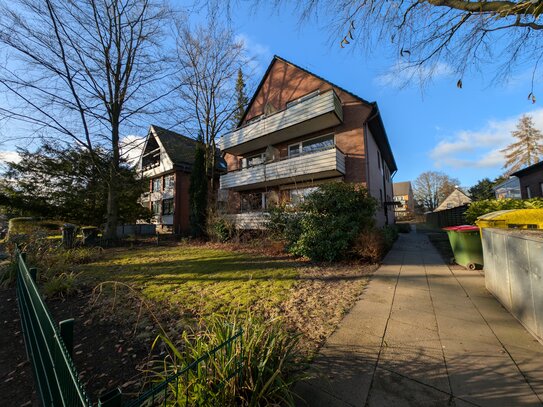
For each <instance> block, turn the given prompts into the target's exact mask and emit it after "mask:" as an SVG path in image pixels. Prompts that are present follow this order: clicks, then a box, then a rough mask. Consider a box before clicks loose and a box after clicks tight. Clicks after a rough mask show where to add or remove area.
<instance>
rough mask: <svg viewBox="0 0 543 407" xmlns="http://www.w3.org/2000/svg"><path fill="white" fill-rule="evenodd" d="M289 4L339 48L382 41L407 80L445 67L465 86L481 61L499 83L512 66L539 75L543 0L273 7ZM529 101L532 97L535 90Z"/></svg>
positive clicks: (335, 1) (400, 0)
mask: <svg viewBox="0 0 543 407" xmlns="http://www.w3.org/2000/svg"><path fill="white" fill-rule="evenodd" d="M237 3H239V1H238V0H229V1H228V0H220V1H219V0H208V5H209V7H210V8H212V9H214V8H226V9H227V10H228V9H231V8H232V6H233V5H235V4H237ZM261 3H263V2H262V0H254V1H253V5H254V6H258V5H259V4H261ZM286 3H288V4H291V5H292V4H293V5H294V6H295V9H296V10H297V12H298V15H299V16H300V18H301V20H302V21H303V20H308V19H311V18H312V17H315V20H317V21H318V22H319V23H321V24H324V25H327V26H328V28H329V30H330V32H331V35H332V39H333V42H334V44H337V46H340V47H341V48H345V49H349V48H356V47H358V48H365V49H366V50H372V49H375V46H376V43H377V42H379V41H380V42H381V44H389V45H392V46H393V49H395V51H396V52H397V55H398V56H399V61H398V63H397V69H398V70H403V71H404V73H405V74H406V75H407V76H411V77H413V76H418V77H419V78H420V79H422V80H425V79H427V78H430V77H431V76H432V74H434V73H436V72H437V71H442V70H443V69H448V68H449V67H450V69H451V70H454V71H455V72H456V74H457V75H458V82H457V84H458V86H459V87H462V80H461V78H462V75H463V74H464V72H465V71H466V69H468V68H474V69H476V68H477V67H478V65H479V64H480V63H487V64H489V66H491V67H492V68H497V72H496V79H500V78H504V77H506V76H507V74H509V73H510V72H511V70H512V69H513V68H515V67H522V68H524V67H526V66H530V67H532V68H533V74H534V76H535V75H537V74H538V73H540V70H538V68H539V63H540V60H541V57H542V55H543V53H542V51H543V42H542V41H541V39H542V35H543V23H542V22H541V19H540V14H541V12H542V11H543V1H542V0H520V1H509V0H492V1H487V0H479V1H477V0H475V1H471V0H392V1H391V0H364V1H361V0H291V1H286V0H277V1H275V2H274V6H275V7H276V8H279V7H281V6H283V5H285V4H286ZM380 51H381V49H380ZM532 87H533V85H532ZM529 98H530V99H533V100H535V96H534V95H533V93H532V92H530V94H529Z"/></svg>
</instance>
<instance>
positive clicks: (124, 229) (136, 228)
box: [117, 223, 156, 238]
mask: <svg viewBox="0 0 543 407" xmlns="http://www.w3.org/2000/svg"><path fill="white" fill-rule="evenodd" d="M154 234H156V225H154V224H151V223H137V224H135V225H134V224H132V225H119V226H117V237H119V238H123V237H127V236H146V235H147V236H148V235H154Z"/></svg>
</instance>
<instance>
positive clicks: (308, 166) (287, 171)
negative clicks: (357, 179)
mask: <svg viewBox="0 0 543 407" xmlns="http://www.w3.org/2000/svg"><path fill="white" fill-rule="evenodd" d="M344 174H345V155H344V154H343V152H342V151H341V150H340V149H339V148H337V147H335V146H332V147H331V148H328V149H325V150H319V151H314V152H311V153H306V154H302V155H299V156H296V157H289V158H284V159H282V160H279V161H274V162H271V163H265V164H260V165H257V166H254V167H249V168H244V169H241V170H237V171H231V172H229V173H227V174H225V175H222V176H221V180H220V182H221V188H222V189H233V190H236V191H241V190H244V189H251V188H260V187H264V186H274V185H280V184H286V183H294V182H301V181H311V180H317V179H324V178H330V177H333V176H340V175H344Z"/></svg>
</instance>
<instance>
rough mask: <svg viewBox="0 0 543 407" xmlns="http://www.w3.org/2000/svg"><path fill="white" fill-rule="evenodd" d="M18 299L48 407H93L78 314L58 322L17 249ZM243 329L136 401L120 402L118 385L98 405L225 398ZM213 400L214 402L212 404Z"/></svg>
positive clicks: (239, 362) (238, 364) (131, 406)
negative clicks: (80, 364)
mask: <svg viewBox="0 0 543 407" xmlns="http://www.w3.org/2000/svg"><path fill="white" fill-rule="evenodd" d="M15 257H16V264H17V302H18V306H19V312H20V315H21V325H22V331H23V335H24V340H25V347H26V353H27V357H28V359H29V360H30V362H31V365H32V369H33V373H34V378H35V382H36V384H37V392H38V395H39V398H40V400H41V402H42V405H44V406H52V407H60V406H62V407H68V406H69V407H79V406H81V407H92V406H93V404H92V403H91V400H90V398H89V397H88V395H87V393H86V391H85V389H84V387H83V385H82V384H81V383H80V381H79V379H78V374H77V370H76V369H75V366H74V364H73V361H72V357H71V355H72V350H73V321H74V320H73V319H68V320H65V321H62V322H60V323H59V326H58V327H57V326H56V325H55V323H54V319H53V318H52V317H51V315H50V313H49V310H48V309H47V307H46V305H45V303H44V302H43V300H42V298H41V296H40V294H39V291H38V287H37V285H36V274H37V271H36V269H35V268H29V267H28V266H27V264H26V255H25V253H21V252H20V251H19V250H18V249H16V253H15ZM242 333H243V331H242V330H241V329H240V330H238V331H237V332H236V333H235V334H234V335H233V336H231V337H230V338H228V339H227V340H225V341H224V342H222V343H221V344H219V345H218V346H216V347H215V348H213V349H212V350H210V351H209V352H206V353H205V354H204V355H202V356H201V357H199V358H198V359H196V360H194V361H193V362H191V363H190V364H188V365H187V366H185V367H183V368H182V369H181V370H180V371H178V372H176V373H174V374H171V375H170V376H168V377H167V378H166V379H165V380H164V381H161V382H159V383H158V384H155V385H153V386H152V387H151V388H150V389H149V390H147V391H146V392H145V393H143V394H142V395H141V396H140V397H138V398H137V399H136V400H133V401H127V402H125V403H122V402H121V396H122V395H121V392H120V391H119V390H118V389H115V390H113V391H110V392H108V393H107V394H105V395H103V396H102V397H100V399H99V400H98V406H99V407H119V406H121V404H122V405H123V406H124V407H139V406H145V407H150V406H158V405H164V406H166V405H176V406H190V405H201V404H202V402H203V403H204V404H205V403H206V400H207V399H209V398H211V397H212V398H214V399H215V398H217V397H219V398H220V393H219V392H220V391H221V390H222V389H223V388H224V386H225V385H226V384H227V383H228V382H229V381H230V380H234V378H235V377H237V376H238V377H239V376H240V374H241V369H242V366H243V342H242ZM208 404H209V403H208Z"/></svg>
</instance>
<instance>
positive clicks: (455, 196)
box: [434, 188, 471, 212]
mask: <svg viewBox="0 0 543 407" xmlns="http://www.w3.org/2000/svg"><path fill="white" fill-rule="evenodd" d="M470 202H471V198H470V197H469V196H467V195H466V194H465V193H463V192H462V191H460V190H459V189H458V188H456V189H455V190H454V191H452V192H451V194H450V195H449V196H448V197H447V198H445V200H444V201H443V202H441V204H440V205H439V206H438V207H437V208H436V209H434V212H438V211H443V210H445V209H452V208H457V207H459V206H463V205H467V204H468V203H470Z"/></svg>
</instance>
